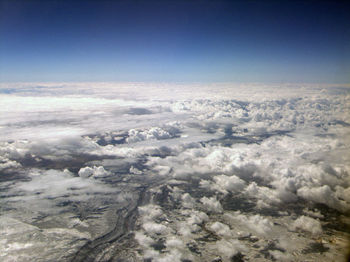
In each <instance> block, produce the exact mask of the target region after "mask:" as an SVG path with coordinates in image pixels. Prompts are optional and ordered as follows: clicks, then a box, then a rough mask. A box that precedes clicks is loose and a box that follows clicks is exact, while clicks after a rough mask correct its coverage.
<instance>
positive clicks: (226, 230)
mask: <svg viewBox="0 0 350 262" xmlns="http://www.w3.org/2000/svg"><path fill="white" fill-rule="evenodd" d="M209 228H210V230H211V231H213V232H214V233H215V234H217V235H219V236H222V237H230V236H232V233H231V230H230V227H229V226H228V225H225V224H223V223H220V222H218V221H216V222H214V223H213V224H212V225H210V226H209Z"/></svg>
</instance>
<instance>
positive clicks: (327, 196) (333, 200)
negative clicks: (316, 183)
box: [298, 185, 350, 212]
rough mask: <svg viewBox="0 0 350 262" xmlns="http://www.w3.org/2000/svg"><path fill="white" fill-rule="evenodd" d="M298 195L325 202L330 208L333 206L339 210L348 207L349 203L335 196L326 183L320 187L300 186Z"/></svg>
mask: <svg viewBox="0 0 350 262" xmlns="http://www.w3.org/2000/svg"><path fill="white" fill-rule="evenodd" d="M298 195H299V196H300V197H302V198H304V199H307V200H311V201H313V202H316V203H322V204H325V205H327V206H329V207H331V208H335V209H337V210H339V211H341V212H346V211H347V210H349V209H350V204H348V203H346V202H345V201H344V200H341V199H339V198H337V197H336V194H335V193H334V192H333V191H332V190H331V188H330V187H329V186H328V185H324V186H321V187H311V188H310V187H302V188H300V189H298Z"/></svg>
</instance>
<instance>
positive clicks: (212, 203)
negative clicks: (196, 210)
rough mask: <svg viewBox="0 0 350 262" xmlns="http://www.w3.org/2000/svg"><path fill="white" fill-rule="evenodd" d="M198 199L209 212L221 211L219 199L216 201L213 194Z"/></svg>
mask: <svg viewBox="0 0 350 262" xmlns="http://www.w3.org/2000/svg"><path fill="white" fill-rule="evenodd" d="M200 201H201V202H202V204H203V206H204V207H205V208H206V209H207V210H208V211H210V212H216V213H221V212H222V211H223V208H222V206H221V204H220V201H218V200H217V198H216V197H215V196H213V197H211V198H207V197H202V198H201V199H200Z"/></svg>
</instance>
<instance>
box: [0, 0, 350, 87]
mask: <svg viewBox="0 0 350 262" xmlns="http://www.w3.org/2000/svg"><path fill="white" fill-rule="evenodd" d="M349 13H350V5H349V4H346V2H341V1H311V0H309V1H249V0H247V1H200V0H197V1H191V0H188V1H179V0H178V1H166V0H163V1H104V0H102V1H78V0H75V1H65V0H60V1H59V0H57V1H54V0H45V1H31V0H27V1H17V0H0V81H2V82H12V81H162V82H219V81H224V82H230V81H232V82H264V83H269V82H313V83H349V82H350V19H349V16H348V14H349Z"/></svg>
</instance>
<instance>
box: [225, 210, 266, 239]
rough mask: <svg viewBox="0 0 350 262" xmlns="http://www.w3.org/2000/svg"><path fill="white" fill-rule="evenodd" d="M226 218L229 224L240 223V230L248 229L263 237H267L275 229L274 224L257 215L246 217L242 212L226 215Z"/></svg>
mask: <svg viewBox="0 0 350 262" xmlns="http://www.w3.org/2000/svg"><path fill="white" fill-rule="evenodd" d="M224 218H225V219H227V221H228V222H231V223H239V224H240V227H241V228H240V229H241V230H242V227H246V228H248V229H249V230H250V231H253V233H257V234H261V235H267V234H269V233H271V231H272V228H273V223H272V222H271V221H270V220H269V219H267V218H265V217H263V216H260V215H258V214H256V215H244V214H241V212H240V211H236V212H234V213H232V214H231V213H225V214H224Z"/></svg>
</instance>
